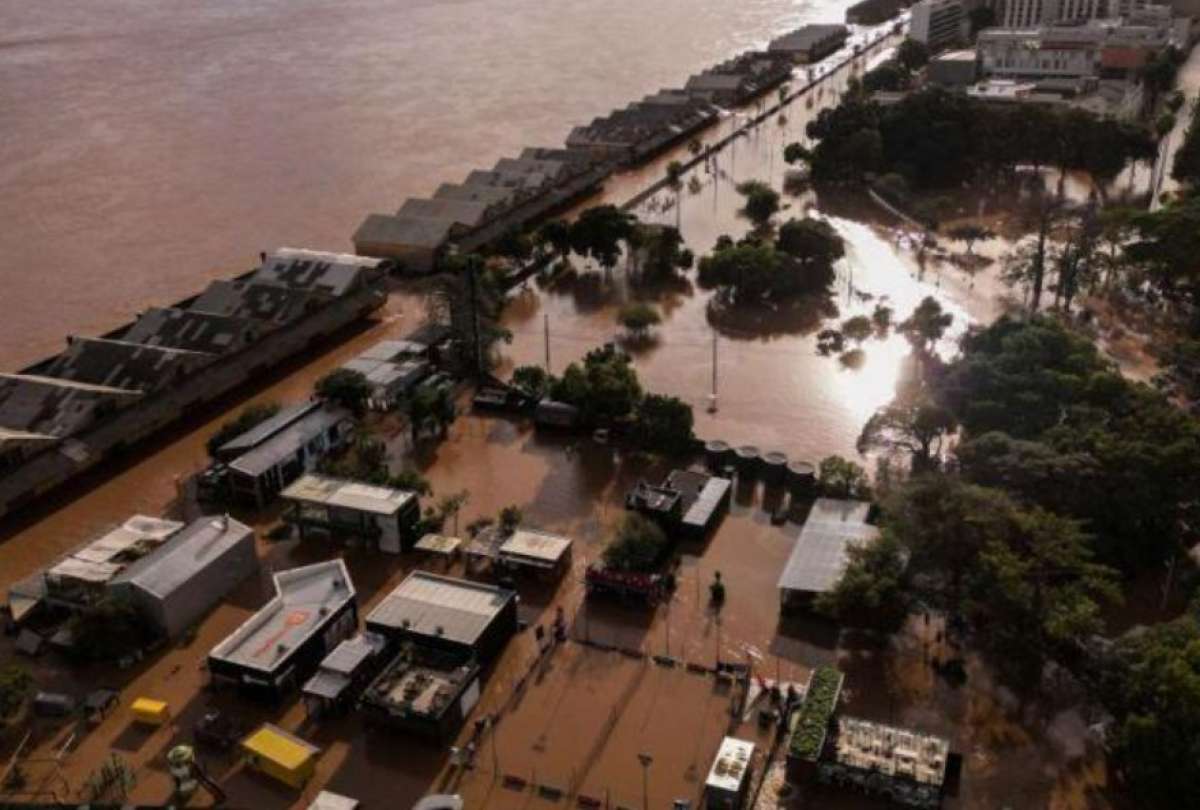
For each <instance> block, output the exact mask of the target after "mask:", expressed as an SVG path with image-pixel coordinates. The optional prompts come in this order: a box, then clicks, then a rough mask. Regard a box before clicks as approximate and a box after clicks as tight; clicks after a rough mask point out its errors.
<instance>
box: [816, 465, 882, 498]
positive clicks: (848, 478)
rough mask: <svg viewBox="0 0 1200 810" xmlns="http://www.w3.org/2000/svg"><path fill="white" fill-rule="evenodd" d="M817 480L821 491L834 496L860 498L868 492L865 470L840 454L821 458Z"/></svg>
mask: <svg viewBox="0 0 1200 810" xmlns="http://www.w3.org/2000/svg"><path fill="white" fill-rule="evenodd" d="M817 480H818V482H819V484H820V486H821V492H822V493H824V494H825V495H828V496H831V497H834V498H862V497H866V496H867V495H869V494H870V493H869V487H868V484H867V473H866V471H865V470H864V469H863V468H862V467H860V466H859V465H857V464H855V463H854V462H853V461H849V460H848V459H844V458H842V457H841V456H827V457H826V458H824V459H822V460H821V466H820V470H819V472H818V474H817Z"/></svg>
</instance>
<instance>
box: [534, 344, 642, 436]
mask: <svg viewBox="0 0 1200 810" xmlns="http://www.w3.org/2000/svg"><path fill="white" fill-rule="evenodd" d="M550 396H551V398H553V399H556V400H558V401H559V402H565V403H567V404H568V405H574V406H575V407H576V408H578V409H579V413H580V416H581V418H582V419H583V422H584V423H585V424H589V425H593V424H599V423H603V422H611V421H613V420H619V419H625V418H627V417H629V416H631V415H632V414H633V411H634V409H635V408H636V407H637V405H638V403H639V402H640V401H641V398H642V386H641V384H640V383H639V382H638V378H637V372H636V371H635V370H634V368H633V364H632V363H630V361H629V356H628V355H627V354H625V353H624V352H622V351H620V350H618V349H616V348H615V347H612V346H605V347H602V348H599V349H592V350H591V351H590V352H588V353H587V354H586V355H585V356H584V358H583V363H571V364H570V365H569V366H567V368H566V370H565V371H564V372H563V375H562V377H560V378H558V379H556V380H554V381H553V382H552V383H551V385H550Z"/></svg>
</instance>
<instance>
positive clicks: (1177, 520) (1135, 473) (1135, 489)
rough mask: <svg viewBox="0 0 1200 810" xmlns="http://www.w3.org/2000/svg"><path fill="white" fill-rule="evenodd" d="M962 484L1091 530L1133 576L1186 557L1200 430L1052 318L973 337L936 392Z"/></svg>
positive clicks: (1198, 482)
mask: <svg viewBox="0 0 1200 810" xmlns="http://www.w3.org/2000/svg"><path fill="white" fill-rule="evenodd" d="M937 385H938V388H939V391H940V401H941V403H942V404H943V405H944V406H945V407H947V408H948V409H949V410H950V412H951V413H952V414H953V415H954V416H955V418H956V419H957V420H958V422H959V423H960V424H961V425H962V428H963V435H962V437H961V438H962V444H961V445H960V447H959V449H958V457H959V463H960V466H961V468H962V471H963V474H964V475H965V476H966V477H968V478H969V479H971V480H973V481H977V482H979V483H982V484H986V485H993V486H1003V487H1004V488H1005V489H1007V490H1008V491H1010V492H1012V493H1014V495H1016V496H1017V497H1019V498H1021V499H1023V500H1025V501H1027V502H1028V503H1031V504H1037V505H1040V506H1042V507H1044V508H1046V509H1048V510H1052V511H1054V512H1057V513H1059V514H1062V515H1065V516H1069V517H1073V518H1076V519H1078V520H1080V521H1082V522H1083V527H1084V529H1085V530H1086V531H1087V532H1089V533H1090V534H1092V535H1094V547H1095V550H1096V553H1097V554H1098V555H1099V557H1100V559H1102V560H1104V561H1105V562H1107V563H1109V564H1111V565H1115V566H1118V567H1121V568H1123V569H1125V570H1136V569H1142V568H1147V567H1154V566H1158V565H1161V564H1162V563H1163V562H1164V561H1165V560H1168V559H1171V558H1172V557H1173V556H1174V555H1175V554H1177V553H1178V551H1179V549H1180V547H1181V543H1182V541H1183V533H1184V531H1185V526H1186V524H1187V521H1188V518H1189V516H1190V515H1191V511H1192V506H1191V505H1192V503H1193V501H1194V500H1195V493H1196V492H1197V491H1200V490H1198V487H1200V429H1198V427H1197V423H1196V421H1195V420H1194V419H1193V418H1192V417H1190V416H1188V415H1187V414H1185V413H1183V412H1182V411H1180V410H1178V409H1177V408H1175V407H1174V406H1173V405H1172V404H1171V403H1170V402H1169V401H1168V400H1167V399H1166V398H1165V397H1164V396H1163V395H1161V394H1160V393H1158V392H1156V391H1155V390H1153V389H1151V388H1150V387H1148V386H1146V385H1143V384H1140V383H1135V382H1131V381H1129V380H1126V379H1124V378H1123V377H1121V375H1120V374H1119V373H1118V372H1117V371H1116V370H1115V369H1114V368H1113V367H1112V366H1111V365H1110V364H1109V363H1108V362H1106V361H1105V360H1104V359H1103V358H1102V357H1101V356H1100V354H1099V353H1098V352H1097V350H1096V348H1095V347H1094V346H1093V345H1092V344H1091V342H1089V341H1088V340H1086V339H1084V338H1082V337H1079V336H1077V335H1074V334H1072V333H1071V332H1069V331H1068V330H1067V329H1066V328H1065V327H1063V326H1062V325H1061V324H1059V323H1058V322H1057V321H1054V320H1052V319H1049V318H1044V317H1034V318H1031V319H1030V320H1028V321H1017V320H1012V319H1009V318H1002V319H1000V320H999V321H997V322H996V323H995V324H993V325H992V326H991V327H989V328H987V329H985V330H983V331H981V332H978V333H976V334H973V335H970V336H968V337H967V338H966V339H964V341H963V354H962V357H961V358H960V359H958V360H957V361H955V362H954V363H952V364H951V365H950V366H949V368H948V369H947V370H946V373H945V374H944V376H943V377H942V378H941V379H940V380H939V382H938V384H937Z"/></svg>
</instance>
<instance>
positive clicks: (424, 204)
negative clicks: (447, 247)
mask: <svg viewBox="0 0 1200 810" xmlns="http://www.w3.org/2000/svg"><path fill="white" fill-rule="evenodd" d="M490 208H491V205H490V204H489V203H486V202H478V201H474V200H462V199H447V198H444V197H443V198H436V199H432V200H427V199H420V198H415V197H414V198H409V199H407V200H405V201H404V204H403V205H401V206H400V210H399V211H397V212H396V216H398V217H416V218H418V219H436V220H447V221H450V222H457V223H460V224H462V225H465V226H467V227H469V228H470V227H474V226H476V225H478V224H479V223H480V222H482V221H483V220H484V219H485V218H486V217H487V214H488V211H489V209H490Z"/></svg>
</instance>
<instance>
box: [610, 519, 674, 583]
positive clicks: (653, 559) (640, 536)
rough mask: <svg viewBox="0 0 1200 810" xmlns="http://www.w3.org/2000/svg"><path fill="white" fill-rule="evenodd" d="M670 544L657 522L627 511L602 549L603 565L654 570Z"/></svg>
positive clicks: (628, 569)
mask: <svg viewBox="0 0 1200 810" xmlns="http://www.w3.org/2000/svg"><path fill="white" fill-rule="evenodd" d="M668 548H669V546H668V543H667V536H666V535H665V534H663V530H662V529H660V528H659V527H658V524H656V523H654V521H652V520H649V519H648V518H645V517H643V516H642V515H639V514H637V513H636V512H627V513H626V514H625V516H624V517H623V518H621V523H620V525H619V526H618V527H617V531H616V534H615V535H614V536H613V539H612V540H611V541H610V542H609V544H608V546H606V547H605V549H604V564H605V566H607V567H608V568H612V569H615V570H618V571H635V572H640V573H648V572H651V571H654V570H655V569H656V568H657V567H658V565H659V563H661V562H662V559H663V556H664V555H665V554H666V553H667V550H668Z"/></svg>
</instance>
